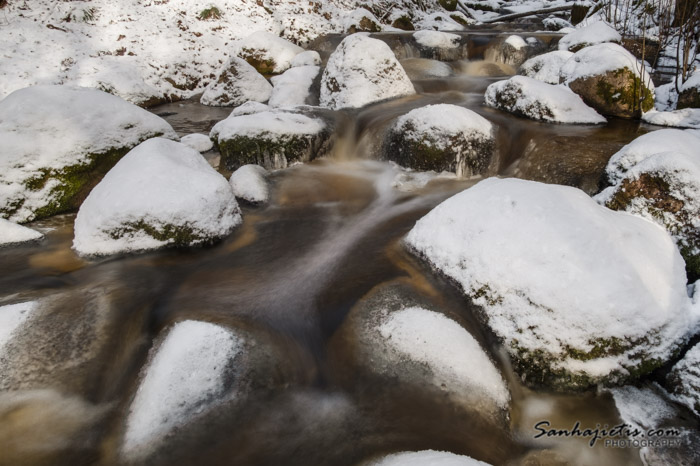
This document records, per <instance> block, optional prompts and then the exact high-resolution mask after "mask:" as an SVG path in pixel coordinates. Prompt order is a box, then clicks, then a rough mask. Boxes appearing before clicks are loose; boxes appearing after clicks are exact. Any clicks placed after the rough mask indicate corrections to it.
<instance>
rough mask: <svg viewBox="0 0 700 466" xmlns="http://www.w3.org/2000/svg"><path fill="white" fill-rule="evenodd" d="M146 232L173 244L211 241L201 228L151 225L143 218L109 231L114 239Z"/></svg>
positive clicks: (193, 243) (185, 244)
mask: <svg viewBox="0 0 700 466" xmlns="http://www.w3.org/2000/svg"><path fill="white" fill-rule="evenodd" d="M136 232H144V233H146V234H147V235H148V236H150V237H151V238H154V239H156V240H158V241H162V242H168V243H170V244H171V245H172V246H192V245H196V244H202V243H205V242H209V241H211V239H210V238H209V236H208V235H205V234H202V233H201V232H200V231H199V230H196V229H194V228H192V227H191V226H190V225H172V224H169V223H166V224H163V225H150V224H148V223H146V222H144V221H143V220H140V221H138V222H130V223H126V224H124V225H123V227H122V228H119V229H118V230H112V231H110V232H109V235H110V237H112V239H119V238H121V237H123V236H125V235H127V234H131V233H136Z"/></svg>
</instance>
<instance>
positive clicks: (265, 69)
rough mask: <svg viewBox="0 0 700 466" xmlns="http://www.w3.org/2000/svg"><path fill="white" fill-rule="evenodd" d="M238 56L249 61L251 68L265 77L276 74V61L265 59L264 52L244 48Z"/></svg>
mask: <svg viewBox="0 0 700 466" xmlns="http://www.w3.org/2000/svg"><path fill="white" fill-rule="evenodd" d="M238 56H239V57H241V58H242V59H244V60H245V61H247V62H248V63H249V64H250V66H252V67H253V68H255V69H256V70H257V71H258V73H260V74H262V75H263V76H265V77H269V76H271V75H273V74H275V66H277V64H276V63H275V60H273V59H271V58H265V56H264V54H263V52H261V51H259V50H254V49H249V48H243V50H241V52H240V53H239V54H238Z"/></svg>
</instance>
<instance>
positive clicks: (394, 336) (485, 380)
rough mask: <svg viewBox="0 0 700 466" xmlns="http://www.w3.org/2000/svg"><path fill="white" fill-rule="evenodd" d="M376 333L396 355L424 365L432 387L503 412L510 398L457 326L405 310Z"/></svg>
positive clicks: (497, 375)
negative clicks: (490, 404)
mask: <svg viewBox="0 0 700 466" xmlns="http://www.w3.org/2000/svg"><path fill="white" fill-rule="evenodd" d="M378 330H379V333H380V334H381V335H382V337H384V338H385V339H386V341H387V343H388V345H389V347H391V348H393V349H394V350H395V351H397V352H399V353H400V354H402V355H404V356H406V357H408V358H410V359H412V360H414V361H418V362H421V363H425V364H427V365H428V366H429V367H430V368H431V369H432V371H433V373H434V374H435V378H436V380H435V384H436V385H444V386H445V387H447V388H448V389H450V390H454V391H455V392H457V393H459V392H467V393H471V394H475V393H478V395H480V396H483V397H487V398H489V399H490V400H491V401H492V402H494V403H495V404H496V405H497V406H498V407H500V408H502V409H506V408H507V406H508V401H509V400H510V394H509V393H508V388H507V387H506V384H505V382H504V381H503V378H502V377H501V374H500V372H499V371H498V369H496V367H495V366H494V365H493V363H492V362H491V359H489V357H488V355H487V354H486V353H485V352H484V350H483V349H482V348H481V346H479V343H478V342H477V341H476V340H475V339H474V337H472V336H471V334H470V333H469V332H467V331H466V330H465V329H464V328H462V327H461V326H460V325H459V324H458V323H457V322H455V321H454V320H452V319H449V318H447V317H445V316H444V315H442V314H439V313H437V312H433V311H428V310H426V309H422V308H419V307H409V308H406V309H402V310H399V311H396V312H393V313H391V314H389V316H388V317H387V318H386V320H384V322H382V323H381V324H380V325H379V327H378Z"/></svg>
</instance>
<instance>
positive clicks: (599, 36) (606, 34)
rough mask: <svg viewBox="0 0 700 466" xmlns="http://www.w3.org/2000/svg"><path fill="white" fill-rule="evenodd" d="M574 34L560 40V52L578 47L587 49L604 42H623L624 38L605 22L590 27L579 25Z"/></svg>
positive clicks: (598, 22)
mask: <svg viewBox="0 0 700 466" xmlns="http://www.w3.org/2000/svg"><path fill="white" fill-rule="evenodd" d="M579 26H580V27H579V28H578V29H576V30H575V31H574V32H570V33H569V34H567V35H565V36H564V37H562V38H561V39H559V50H571V49H573V48H576V47H581V46H583V47H587V46H591V45H596V44H601V43H604V42H617V43H620V42H621V41H622V36H621V35H620V34H619V33H618V32H617V31H616V30H615V28H613V27H612V26H610V25H609V24H608V23H606V22H605V21H596V22H594V23H590V24H588V25H579Z"/></svg>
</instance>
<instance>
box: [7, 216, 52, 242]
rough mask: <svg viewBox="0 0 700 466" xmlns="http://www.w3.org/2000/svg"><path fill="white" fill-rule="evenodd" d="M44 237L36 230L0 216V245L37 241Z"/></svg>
mask: <svg viewBox="0 0 700 466" xmlns="http://www.w3.org/2000/svg"><path fill="white" fill-rule="evenodd" d="M43 237H44V235H43V234H41V233H39V232H38V231H36V230H32V229H31V228H27V227H24V226H22V225H17V224H16V223H12V222H10V221H9V220H5V219H4V218H0V247H3V246H9V245H14V244H21V243H27V242H31V241H37V240H40V239H41V238H43Z"/></svg>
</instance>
